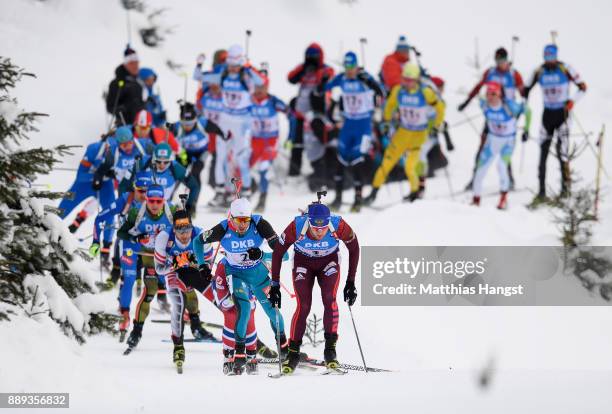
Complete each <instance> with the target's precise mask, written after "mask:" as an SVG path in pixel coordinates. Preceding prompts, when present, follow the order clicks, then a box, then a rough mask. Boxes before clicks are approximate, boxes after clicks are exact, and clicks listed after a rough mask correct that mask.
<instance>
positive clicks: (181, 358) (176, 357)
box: [172, 337, 185, 374]
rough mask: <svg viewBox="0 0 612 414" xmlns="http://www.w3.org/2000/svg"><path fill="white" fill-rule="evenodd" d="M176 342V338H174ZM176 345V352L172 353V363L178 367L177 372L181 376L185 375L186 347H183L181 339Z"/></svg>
mask: <svg viewBox="0 0 612 414" xmlns="http://www.w3.org/2000/svg"><path fill="white" fill-rule="evenodd" d="M172 340H173V341H175V339H174V337H173V338H172ZM177 342H180V343H175V344H174V351H173V352H172V362H174V365H176V372H178V373H179V374H182V373H183V364H184V363H185V346H184V345H183V340H182V338H179V339H178V340H177Z"/></svg>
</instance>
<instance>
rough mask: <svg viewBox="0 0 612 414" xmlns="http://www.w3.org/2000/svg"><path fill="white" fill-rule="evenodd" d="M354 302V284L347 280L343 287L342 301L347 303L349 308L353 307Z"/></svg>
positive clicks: (355, 298) (355, 297) (355, 292)
mask: <svg viewBox="0 0 612 414" xmlns="http://www.w3.org/2000/svg"><path fill="white" fill-rule="evenodd" d="M356 300H357V289H356V288H355V282H352V281H350V280H347V281H346V285H344V301H345V302H347V303H348V305H349V306H353V304H354V303H355V301H356Z"/></svg>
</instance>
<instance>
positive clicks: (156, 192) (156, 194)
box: [147, 184, 164, 199]
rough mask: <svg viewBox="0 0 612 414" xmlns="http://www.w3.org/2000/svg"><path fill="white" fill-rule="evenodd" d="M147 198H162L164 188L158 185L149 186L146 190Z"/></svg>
mask: <svg viewBox="0 0 612 414" xmlns="http://www.w3.org/2000/svg"><path fill="white" fill-rule="evenodd" d="M147 198H162V199H163V198H164V187H162V186H161V185H159V184H151V185H150V186H149V188H147Z"/></svg>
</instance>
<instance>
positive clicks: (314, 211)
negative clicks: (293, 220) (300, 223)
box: [308, 203, 331, 227]
mask: <svg viewBox="0 0 612 414" xmlns="http://www.w3.org/2000/svg"><path fill="white" fill-rule="evenodd" d="M330 217H331V212H330V211H329V208H328V207H327V206H326V205H325V204H321V203H312V204H311V205H309V206H308V222H309V223H310V224H311V225H312V226H315V227H324V226H327V225H328V224H329V219H330Z"/></svg>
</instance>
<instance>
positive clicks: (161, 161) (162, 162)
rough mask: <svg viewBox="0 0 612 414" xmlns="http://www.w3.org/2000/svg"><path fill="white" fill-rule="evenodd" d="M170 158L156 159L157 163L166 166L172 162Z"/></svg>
mask: <svg viewBox="0 0 612 414" xmlns="http://www.w3.org/2000/svg"><path fill="white" fill-rule="evenodd" d="M170 162H171V161H170V160H155V164H157V165H161V166H166V165H168V164H170Z"/></svg>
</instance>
